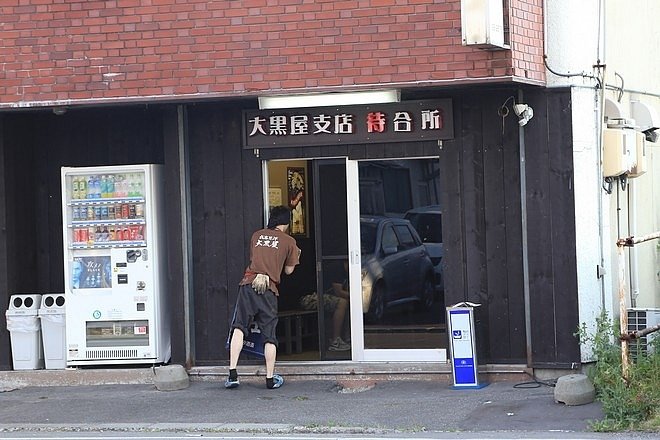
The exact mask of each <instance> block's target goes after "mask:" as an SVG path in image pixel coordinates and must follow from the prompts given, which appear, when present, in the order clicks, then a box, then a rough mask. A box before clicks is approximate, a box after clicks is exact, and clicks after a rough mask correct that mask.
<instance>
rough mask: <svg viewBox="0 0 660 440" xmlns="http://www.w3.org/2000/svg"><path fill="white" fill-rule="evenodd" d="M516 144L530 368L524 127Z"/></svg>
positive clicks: (528, 363)
mask: <svg viewBox="0 0 660 440" xmlns="http://www.w3.org/2000/svg"><path fill="white" fill-rule="evenodd" d="M518 102H519V103H522V102H523V91H522V90H521V89H518ZM518 144H519V148H520V163H519V166H520V217H521V227H522V263H523V298H524V302H525V343H526V351H527V353H526V354H527V367H528V368H532V363H533V356H532V316H531V304H530V295H529V261H528V252H527V245H528V242H527V176H526V166H525V165H526V164H525V127H524V126H522V125H519V126H518Z"/></svg>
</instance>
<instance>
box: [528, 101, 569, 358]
mask: <svg viewBox="0 0 660 440" xmlns="http://www.w3.org/2000/svg"><path fill="white" fill-rule="evenodd" d="M529 103H530V104H531V105H532V106H533V107H534V111H535V115H534V118H535V119H536V118H539V120H540V121H545V122H546V123H544V124H533V123H532V122H530V123H529V124H528V126H529V129H528V130H527V132H526V133H527V137H526V147H527V148H526V150H527V155H526V158H527V210H528V238H529V243H528V248H529V273H530V300H531V320H532V341H531V343H532V351H533V362H534V365H535V366H538V367H558V368H570V367H571V366H572V364H573V363H574V362H578V363H579V362H580V355H579V346H578V344H577V339H576V338H575V337H574V336H573V333H574V332H575V331H576V330H577V327H578V310H577V275H576V255H575V217H574V209H575V208H574V197H573V184H572V178H573V177H572V176H573V159H572V141H571V139H572V135H571V112H570V92H568V91H549V92H547V93H530V94H529ZM532 121H534V120H532Z"/></svg>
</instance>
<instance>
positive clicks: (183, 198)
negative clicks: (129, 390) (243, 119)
mask: <svg viewBox="0 0 660 440" xmlns="http://www.w3.org/2000/svg"><path fill="white" fill-rule="evenodd" d="M176 111H177V136H178V145H179V187H180V188H181V193H180V199H179V203H181V208H182V209H181V238H182V239H183V243H182V246H181V249H182V253H183V255H182V260H183V268H182V269H183V321H184V325H183V332H184V344H185V349H186V365H185V366H186V368H187V369H190V368H191V367H192V366H193V363H194V360H195V329H194V327H193V325H194V322H195V319H194V313H195V308H194V302H193V295H192V292H193V289H192V279H193V274H192V271H193V265H192V249H191V246H192V230H191V227H190V223H189V219H190V218H191V213H190V209H191V208H190V203H189V201H190V179H189V178H188V174H189V170H190V164H189V157H188V148H186V146H187V144H188V130H187V127H188V118H187V113H186V108H185V106H183V105H179V106H177V109H176Z"/></svg>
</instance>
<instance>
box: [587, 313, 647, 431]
mask: <svg viewBox="0 0 660 440" xmlns="http://www.w3.org/2000/svg"><path fill="white" fill-rule="evenodd" d="M578 336H579V337H580V340H581V342H583V343H590V344H591V345H592V347H593V351H594V356H595V360H596V362H595V363H594V364H593V365H592V366H591V367H590V368H589V370H588V374H589V377H590V379H591V380H592V382H593V384H594V387H595V388H596V396H597V399H598V400H599V401H600V402H601V403H602V405H603V413H604V415H605V419H604V420H602V421H600V422H596V423H594V425H593V428H594V429H595V430H596V431H623V430H647V429H651V430H654V429H656V428H657V426H658V419H659V418H660V337H656V338H655V340H654V341H653V345H652V347H651V349H650V350H649V353H648V354H647V355H643V356H639V357H638V358H637V359H632V360H631V361H632V365H631V366H630V373H629V374H630V377H629V379H628V381H626V380H625V379H624V377H623V374H622V368H621V343H620V342H619V323H618V322H617V321H615V320H610V319H609V317H608V316H607V314H606V313H604V314H602V315H601V316H600V317H599V318H598V319H597V323H596V332H595V334H589V333H588V332H587V328H586V324H583V325H582V327H581V328H580V330H579V332H578ZM632 344H635V341H631V343H630V345H632ZM654 426H655V427H656V428H654Z"/></svg>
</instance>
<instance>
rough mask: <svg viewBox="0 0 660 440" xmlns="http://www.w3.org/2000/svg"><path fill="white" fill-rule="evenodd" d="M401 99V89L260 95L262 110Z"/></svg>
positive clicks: (397, 100)
mask: <svg viewBox="0 0 660 440" xmlns="http://www.w3.org/2000/svg"><path fill="white" fill-rule="evenodd" d="M399 101H401V93H400V91H399V90H367V91H362V92H336V93H334V92H330V93H310V94H304V95H278V96H260V97H259V108H260V109H261V110H267V109H276V108H296V107H326V106H331V105H356V104H382V103H387V102H399Z"/></svg>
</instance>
